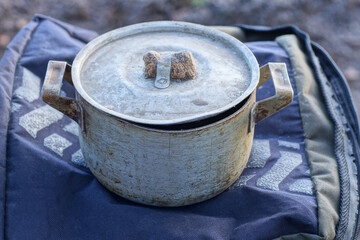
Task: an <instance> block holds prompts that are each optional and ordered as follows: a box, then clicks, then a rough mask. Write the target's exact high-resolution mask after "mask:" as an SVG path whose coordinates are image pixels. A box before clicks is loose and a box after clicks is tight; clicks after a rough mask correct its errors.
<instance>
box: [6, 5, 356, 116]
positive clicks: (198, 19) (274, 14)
mask: <svg viewBox="0 0 360 240" xmlns="http://www.w3.org/2000/svg"><path fill="white" fill-rule="evenodd" d="M35 13H41V14H45V15H49V16H52V17H54V18H57V19H60V20H63V21H66V22H68V23H71V24H74V25H78V26H82V27H85V28H88V29H92V30H95V31H97V32H98V33H104V32H106V31H109V30H111V29H114V28H118V27H121V26H125V25H129V24H133V23H137V22H144V21H151V20H181V21H189V22H195V23H201V24H205V25H234V24H237V23H243V24H255V25H268V26H277V25H284V24H295V25H297V26H299V27H300V28H301V29H303V30H305V31H306V32H308V33H309V35H310V37H311V38H312V39H313V40H314V41H316V42H318V43H320V45H322V46H323V47H324V48H325V49H326V50H327V51H328V52H329V53H330V55H331V56H332V57H333V58H334V60H335V62H336V63H337V64H338V65H339V67H340V69H341V70H342V71H343V73H344V74H345V76H346V78H347V80H348V82H349V85H350V87H351V90H352V93H353V97H354V100H355V102H356V103H359V104H358V106H357V108H358V111H359V112H360V79H359V78H360V0H326V1H325V0H318V1H306V0H272V1H267V0H252V1H248V0H183V1H175V0H168V1H165V0H148V1H146V0H133V1H130V0H128V1H125V0H123V1H120V0H92V1H86V0H76V1H65V0H63V1H55V0H48V1H41V0H0V26H1V27H0V56H2V53H3V51H4V49H5V48H6V45H7V44H8V43H9V41H10V40H11V39H12V37H13V36H14V35H15V34H16V32H18V31H19V29H21V28H22V27H23V26H24V25H25V24H26V23H27V22H28V21H30V20H31V18H32V17H33V15H34V14H35Z"/></svg>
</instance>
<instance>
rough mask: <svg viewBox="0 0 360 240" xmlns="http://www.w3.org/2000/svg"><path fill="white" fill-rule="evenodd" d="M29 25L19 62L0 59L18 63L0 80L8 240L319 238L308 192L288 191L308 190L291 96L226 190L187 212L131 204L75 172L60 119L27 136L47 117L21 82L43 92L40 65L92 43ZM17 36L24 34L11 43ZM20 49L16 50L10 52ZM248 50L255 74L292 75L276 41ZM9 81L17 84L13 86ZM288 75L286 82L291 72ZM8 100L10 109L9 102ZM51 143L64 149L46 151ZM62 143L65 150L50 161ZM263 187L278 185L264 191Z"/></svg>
mask: <svg viewBox="0 0 360 240" xmlns="http://www.w3.org/2000/svg"><path fill="white" fill-rule="evenodd" d="M31 24H37V27H36V28H35V29H34V31H33V32H32V34H31V38H30V40H29V41H28V42H27V45H26V48H25V49H24V51H23V52H22V53H21V54H19V56H18V57H17V56H16V55H10V56H9V55H5V56H4V58H3V59H2V63H3V64H4V65H6V63H7V62H18V63H17V67H16V69H15V67H14V66H4V67H2V68H1V72H2V74H5V73H6V74H8V75H9V78H8V79H7V81H10V82H11V81H12V82H13V93H14V94H12V93H11V92H9V89H8V90H7V94H8V95H6V94H1V95H0V102H1V103H7V106H6V107H4V108H0V110H1V111H2V112H1V114H9V110H10V107H11V111H12V112H11V115H10V121H9V126H8V128H7V134H6V133H2V134H3V135H1V139H3V138H4V139H7V140H6V141H7V145H6V146H3V149H5V148H6V161H7V166H6V175H5V176H6V191H5V192H6V199H5V200H4V201H5V204H4V205H5V206H4V213H3V214H4V218H3V219H4V232H5V237H6V238H8V239H33V238H36V239H198V238H199V239H230V238H233V239H271V238H274V237H279V236H281V235H287V234H293V233H299V232H305V233H313V234H317V228H318V226H317V214H316V213H317V206H316V199H315V197H314V195H313V193H312V189H311V187H310V188H309V187H307V188H306V187H305V188H304V187H303V188H301V185H296V183H298V180H304V182H306V183H309V180H310V174H309V172H308V165H307V161H306V157H305V154H304V144H303V137H302V135H303V131H302V127H301V126H302V124H301V116H300V112H299V107H298V102H297V97H296V96H295V98H294V101H293V103H292V104H291V105H290V106H289V107H287V108H286V109H284V110H283V111H281V112H279V113H277V114H276V115H274V116H272V117H270V118H268V119H266V120H264V121H262V122H260V123H259V124H257V126H256V130H255V141H254V149H255V150H256V146H268V147H265V148H262V149H260V150H259V149H257V150H256V151H255V150H254V151H253V153H252V157H251V159H250V162H251V163H253V165H252V166H251V165H248V167H247V168H246V169H245V170H244V172H243V174H242V176H241V177H240V178H239V180H238V181H237V182H236V183H235V184H234V186H232V187H231V188H230V189H229V190H227V191H225V192H224V193H222V194H220V195H219V196H217V197H215V198H213V199H211V200H208V201H205V202H203V203H199V204H195V205H192V206H187V207H180V208H156V207H148V206H143V205H139V204H135V203H132V202H130V201H127V200H125V199H123V198H121V197H118V196H116V195H114V194H113V193H111V192H109V191H108V190H106V189H105V188H103V187H102V186H101V185H100V183H99V182H98V181H97V180H96V179H95V178H94V177H93V175H92V174H91V173H90V171H89V170H88V169H87V168H86V167H83V166H81V164H83V162H81V157H79V158H74V156H75V155H74V154H76V153H77V151H78V150H79V143H78V138H77V136H76V135H74V134H73V133H71V131H70V132H69V131H66V130H64V129H66V127H67V126H68V125H69V124H71V120H70V119H69V118H67V117H65V116H63V117H61V118H59V119H58V120H56V121H55V120H54V121H53V122H51V121H50V120H49V119H50V117H49V116H45V118H44V119H45V120H44V121H50V122H51V124H49V125H47V126H46V127H44V128H41V129H39V131H37V132H36V133H35V134H34V132H33V129H34V128H29V126H35V128H36V127H38V126H40V125H42V123H37V122H36V119H34V118H32V119H31V118H27V117H29V116H31V114H30V113H34V111H35V113H37V114H41V113H43V112H44V111H45V112H46V111H47V110H44V111H43V109H46V108H44V106H45V104H44V103H43V102H42V100H41V99H40V98H39V97H37V98H36V99H33V98H32V97H33V95H32V96H30V97H26V96H24V95H22V92H21V87H23V88H26V87H29V88H31V89H32V90H31V91H34V89H35V90H36V87H35V88H34V86H29V85H28V84H25V81H24V78H25V77H26V78H27V79H31V80H34V82H36V81H37V80H36V79H37V78H39V79H40V80H41V83H40V85H42V79H43V78H44V75H45V71H46V66H47V62H48V60H63V61H68V62H69V63H71V62H72V60H73V58H74V57H75V55H76V53H77V52H78V51H79V50H80V49H81V47H83V46H84V44H85V42H86V41H88V40H90V39H91V38H93V37H94V36H95V35H94V33H93V32H90V31H86V30H83V29H78V28H75V27H72V26H70V25H67V24H62V23H60V22H58V21H54V20H51V19H46V18H36V19H35V20H34V22H33V23H31ZM25 34H27V32H26V31H24V30H23V31H22V32H21V33H20V35H19V36H20V37H21V36H24V35H25ZM28 38H29V36H28ZM24 41H25V40H24ZM20 44H24V42H20V43H17V45H19V46H20ZM247 45H248V47H249V48H250V49H251V50H252V51H253V52H254V54H255V56H256V57H257V59H258V61H259V63H260V65H262V64H265V63H266V62H269V61H275V62H285V63H286V64H287V66H288V70H290V69H291V68H290V65H289V59H288V57H287V55H286V53H285V52H284V51H283V50H282V49H281V48H280V47H279V46H278V45H277V44H276V43H275V42H272V41H268V42H252V43H248V44H247ZM17 58H18V59H17ZM14 73H15V77H11V76H12V75H13V74H14ZM29 74H30V75H29ZM31 74H34V76H33V75H31ZM289 75H290V78H292V73H291V72H290V71H289ZM29 76H31V77H29ZM8 84H9V83H8V82H6V81H5V80H4V79H1V82H0V87H6V88H9V87H8ZM11 85H12V83H11ZM293 87H295V86H294V84H293ZM19 88H20V90H19ZM63 90H64V92H65V94H66V95H67V96H72V95H73V89H71V87H70V86H69V85H65V87H64V88H63ZM295 92H296V91H295ZM34 94H35V95H36V91H34ZM257 94H258V98H259V99H261V98H264V97H266V96H270V95H271V94H273V87H272V84H271V82H267V83H265V84H264V85H263V86H262V87H261V88H260V89H259V90H258V92H257ZM11 95H13V96H12V100H11V102H12V106H10V101H9V97H8V96H11ZM25 95H26V94H25ZM6 99H8V101H6ZM40 110H41V111H42V112H41V111H40ZM38 111H40V112H38ZM54 111H55V110H54ZM46 113H47V112H46ZM29 114H30V115H29ZM49 115H56V113H53V112H51V113H50V114H49ZM34 116H35V117H36V116H38V115H34ZM29 121H30V122H29ZM31 121H33V122H31ZM2 124H4V123H2ZM0 134H1V132H0ZM53 137H55V139H65V140H59V141H58V142H56V141H55V145H51V144H50V145H49V144H47V143H48V140H49V139H53ZM64 141H65V145H66V147H64V149H63V151H60V152H59V151H58V152H56V151H57V150H59V149H60V148H61V147H59V144H60V145H61V144H62V143H64ZM3 144H4V143H3ZM56 144H58V145H56ZM69 144H70V145H69ZM262 144H264V145H262ZM259 154H260V155H259ZM261 154H264V156H266V154H268V156H267V157H266V159H265V160H266V162H262V160H264V158H263V157H264V156H262V155H261ZM61 155H62V156H61ZM289 156H290V157H289ZM292 156H294V157H295V158H291V157H292ZM79 159H80V160H79ZM0 160H1V159H0ZM281 161H287V162H288V163H289V165H291V164H293V165H294V168H293V169H290V170H291V171H289V172H288V173H286V174H283V173H278V172H276V171H275V170H276V169H277V166H280V167H281V165H279V163H280V162H281ZM296 161H298V162H297V163H296V164H295V163H294V162H296ZM262 164H263V165H262ZM270 172H273V173H274V174H272V175H271V174H270ZM269 179H272V180H274V179H275V182H276V181H278V182H279V184H273V183H271V182H270V184H268V182H267V180H269ZM279 179H280V180H279ZM310 182H311V181H310ZM296 186H298V188H296ZM299 186H300V188H299ZM304 189H305V190H308V191H304Z"/></svg>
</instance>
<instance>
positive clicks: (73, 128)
mask: <svg viewBox="0 0 360 240" xmlns="http://www.w3.org/2000/svg"><path fill="white" fill-rule="evenodd" d="M63 130H64V131H66V132H69V133H71V134H73V135H75V136H77V137H78V136H79V125H78V124H77V123H76V122H75V121H71V123H69V124H68V125H66V126H65V127H64V128H63Z"/></svg>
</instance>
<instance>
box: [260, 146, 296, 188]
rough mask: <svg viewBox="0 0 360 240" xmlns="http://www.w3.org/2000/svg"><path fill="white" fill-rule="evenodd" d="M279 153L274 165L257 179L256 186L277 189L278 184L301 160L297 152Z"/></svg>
mask: <svg viewBox="0 0 360 240" xmlns="http://www.w3.org/2000/svg"><path fill="white" fill-rule="evenodd" d="M280 154H281V156H280V158H279V159H278V160H277V161H276V163H275V164H274V166H272V168H271V169H270V170H269V171H267V172H266V173H265V174H264V175H263V176H262V177H261V178H259V179H258V180H257V182H256V186H258V187H262V188H266V189H271V190H279V184H280V183H281V182H282V181H283V180H284V179H285V178H286V177H287V176H288V175H289V174H290V173H291V172H292V171H293V170H294V169H295V168H296V167H297V166H299V165H300V164H301V162H302V158H301V155H300V154H299V153H294V152H285V151H280Z"/></svg>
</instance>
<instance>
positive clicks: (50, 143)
mask: <svg viewBox="0 0 360 240" xmlns="http://www.w3.org/2000/svg"><path fill="white" fill-rule="evenodd" d="M71 145H72V143H71V142H69V141H68V140H67V139H66V138H63V137H62V136H60V135H58V134H56V133H53V134H51V135H50V136H48V137H46V138H45V139H44V146H45V147H47V148H49V149H51V150H52V151H53V152H55V153H57V154H59V155H60V156H63V153H64V150H65V149H66V148H68V147H70V146H71Z"/></svg>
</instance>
